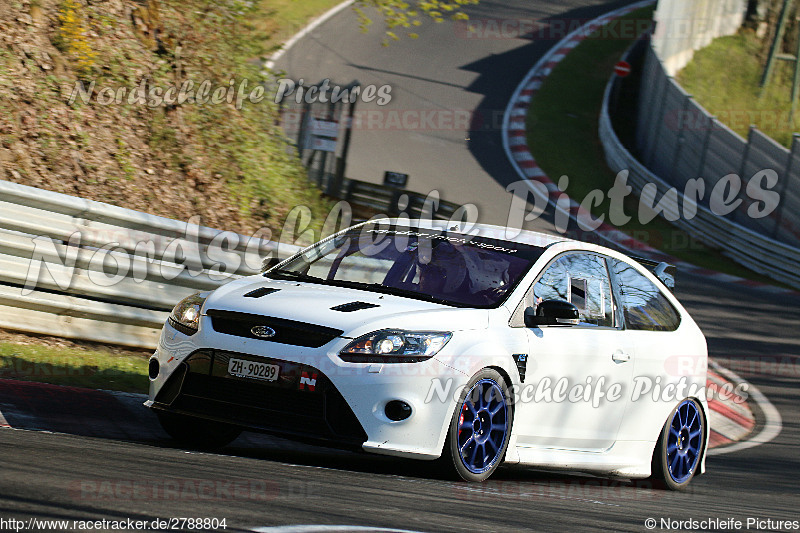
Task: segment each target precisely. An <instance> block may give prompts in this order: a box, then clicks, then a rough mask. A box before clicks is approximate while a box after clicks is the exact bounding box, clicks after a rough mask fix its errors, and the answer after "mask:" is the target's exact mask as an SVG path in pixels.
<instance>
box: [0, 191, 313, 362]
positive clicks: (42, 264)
mask: <svg viewBox="0 0 800 533" xmlns="http://www.w3.org/2000/svg"><path fill="white" fill-rule="evenodd" d="M297 250H298V248H297V247H296V246H293V245H289V244H283V243H277V242H274V241H271V240H269V238H268V236H266V235H263V236H262V235H261V234H259V233H256V234H255V235H254V236H252V237H247V236H244V235H240V234H236V233H233V232H225V231H221V230H217V229H213V228H208V227H204V226H200V225H197V224H192V223H189V222H181V221H178V220H172V219H168V218H164V217H158V216H154V215H149V214H146V213H142V212H139V211H133V210H130V209H124V208H121V207H117V206H112V205H109V204H104V203H102V202H96V201H92V200H85V199H82V198H76V197H73V196H68V195H64V194H59V193H55V192H51V191H44V190H41V189H36V188H33V187H27V186H24V185H19V184H16V183H9V182H5V181H0V327H4V328H9V329H15V330H21V331H27V332H32V333H40V334H49V335H57V336H62V337H67V338H77V339H83V340H91V341H98V342H110V343H115V344H121V345H127V346H134V347H155V345H156V342H157V339H158V332H159V330H160V328H161V325H162V324H163V323H164V320H165V319H166V317H167V315H168V313H169V310H170V309H171V308H172V307H173V306H174V305H175V304H176V303H177V302H178V301H179V300H180V299H181V298H183V297H185V296H188V295H190V294H192V293H194V292H197V291H202V290H209V289H214V288H216V287H218V286H220V285H221V284H223V283H225V282H226V281H229V280H231V279H234V278H238V277H241V276H244V275H250V274H254V273H256V272H258V271H259V270H260V267H261V264H262V261H263V260H264V259H265V258H267V257H276V256H277V257H281V258H284V257H288V256H289V255H291V254H292V253H294V252H296V251H297Z"/></svg>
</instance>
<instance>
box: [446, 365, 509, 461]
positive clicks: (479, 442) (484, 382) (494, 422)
mask: <svg viewBox="0 0 800 533" xmlns="http://www.w3.org/2000/svg"><path fill="white" fill-rule="evenodd" d="M509 429H510V428H509V407H508V405H507V404H506V398H505V395H504V394H503V390H502V389H501V388H500V386H499V385H498V384H497V382H495V381H494V380H492V379H481V380H479V381H477V382H476V383H475V384H474V385H473V386H472V388H471V389H470V390H469V392H468V393H467V396H466V398H465V399H464V402H463V403H462V404H461V409H460V410H459V415H458V439H457V442H458V454H459V457H460V459H461V463H462V464H463V465H464V467H465V468H466V469H467V470H469V471H470V472H471V473H473V474H482V473H484V472H487V471H489V470H490V469H493V467H494V466H495V465H496V464H497V463H498V462H499V461H500V459H501V458H502V455H503V453H505V445H506V438H507V434H508V432H509Z"/></svg>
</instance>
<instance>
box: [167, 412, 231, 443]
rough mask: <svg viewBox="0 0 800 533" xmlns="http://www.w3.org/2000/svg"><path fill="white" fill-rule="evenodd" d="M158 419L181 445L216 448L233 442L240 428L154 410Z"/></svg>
mask: <svg viewBox="0 0 800 533" xmlns="http://www.w3.org/2000/svg"><path fill="white" fill-rule="evenodd" d="M156 415H157V416H158V421H159V422H160V423H161V427H162V428H164V431H166V432H167V433H168V434H169V436H170V437H172V438H173V439H175V441H177V442H178V443H179V444H181V445H182V446H186V447H187V448H197V449H202V450H217V449H219V448H222V447H223V446H225V445H226V444H230V443H231V442H233V441H234V440H235V439H236V437H238V436H239V434H240V433H241V432H242V428H240V427H237V426H232V425H230V424H225V423H223V422H215V421H213V420H205V419H202V418H196V417H193V416H186V415H180V414H176V413H169V412H166V411H156Z"/></svg>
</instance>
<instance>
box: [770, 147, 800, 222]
mask: <svg viewBox="0 0 800 533" xmlns="http://www.w3.org/2000/svg"><path fill="white" fill-rule="evenodd" d="M798 151H800V134H798V133H793V134H792V149H791V150H790V151H789V157H788V158H787V159H786V166H785V167H784V171H783V184H782V187H781V190H780V192H779V193H778V194H779V195H780V197H781V198H783V197H784V195H785V194H786V189H788V188H789V182H790V181H792V171H793V170H794V168H793V163H794V158H795V155H797V153H798ZM798 184H800V180H798ZM785 210H786V205H782V206H781V208H780V209H779V210H778V216H777V217H776V219H775V228H773V230H772V236H773V237H777V235H778V232H779V231H780V229H781V223H782V222H783V212H784V211H785Z"/></svg>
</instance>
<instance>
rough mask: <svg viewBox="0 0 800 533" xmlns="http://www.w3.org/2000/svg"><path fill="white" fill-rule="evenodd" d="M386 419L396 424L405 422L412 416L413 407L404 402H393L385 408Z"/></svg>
mask: <svg viewBox="0 0 800 533" xmlns="http://www.w3.org/2000/svg"><path fill="white" fill-rule="evenodd" d="M384 412H385V413H386V418H388V419H389V420H392V421H394V422H399V421H401V420H405V419H406V418H408V417H409V416H411V406H410V405H408V404H407V403H406V402H404V401H402V400H392V401H390V402H389V403H387V404H386V407H385V408H384Z"/></svg>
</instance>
